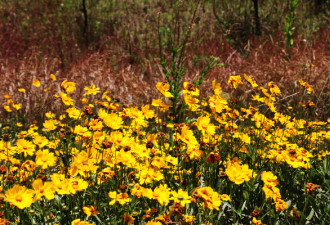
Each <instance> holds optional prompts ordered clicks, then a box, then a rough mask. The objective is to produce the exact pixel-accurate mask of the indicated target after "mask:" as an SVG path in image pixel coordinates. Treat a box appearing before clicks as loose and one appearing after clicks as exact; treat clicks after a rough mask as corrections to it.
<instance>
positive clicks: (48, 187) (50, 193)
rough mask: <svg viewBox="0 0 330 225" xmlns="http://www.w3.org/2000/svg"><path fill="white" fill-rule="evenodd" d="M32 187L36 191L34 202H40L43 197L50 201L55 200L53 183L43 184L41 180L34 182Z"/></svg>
mask: <svg viewBox="0 0 330 225" xmlns="http://www.w3.org/2000/svg"><path fill="white" fill-rule="evenodd" d="M32 187H33V189H34V193H35V196H34V201H37V200H39V199H40V198H41V197H45V198H47V199H48V200H51V199H54V198H55V195H54V188H53V184H52V183H51V182H45V183H44V184H43V182H42V180H41V179H37V180H35V181H33V183H32Z"/></svg>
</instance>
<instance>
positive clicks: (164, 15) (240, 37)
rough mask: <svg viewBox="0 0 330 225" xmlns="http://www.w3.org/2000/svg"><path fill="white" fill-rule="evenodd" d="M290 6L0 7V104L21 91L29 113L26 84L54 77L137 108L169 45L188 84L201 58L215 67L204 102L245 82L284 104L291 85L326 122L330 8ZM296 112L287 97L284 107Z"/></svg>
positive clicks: (224, 0) (94, 2) (57, 3)
mask: <svg viewBox="0 0 330 225" xmlns="http://www.w3.org/2000/svg"><path fill="white" fill-rule="evenodd" d="M255 2H257V3H258V17H259V19H257V17H256V10H255V5H254V3H255ZM293 2H294V1H293V0H291V1H272V0H257V1H250V0H236V1H229V0H221V1H220V0H205V1H192V0H185V1H176V0H170V1H163V0H159V1H155V0H144V1H142V0H130V1H127V0H126V1H118V0H111V1H106V0H79V1H78V0H77V1H71V0H40V1H34V0H19V1H12V0H6V1H1V2H0V65H1V67H0V76H1V80H2V82H1V88H0V103H3V102H4V101H5V99H4V98H3V96H4V94H7V93H9V94H11V95H14V96H15V95H19V94H18V92H17V90H18V88H20V87H25V88H26V89H27V93H26V94H25V95H24V96H21V95H19V96H17V98H24V104H25V105H24V108H25V109H26V111H27V112H31V109H32V108H34V109H35V107H34V106H35V104H36V102H35V101H36V100H35V98H34V96H33V94H30V93H33V88H32V86H31V83H32V80H33V79H35V78H39V79H41V80H42V81H46V80H48V79H49V74H51V73H53V74H55V75H56V76H57V78H58V80H60V81H62V80H65V79H68V80H69V81H75V82H77V85H78V87H83V86H89V85H90V84H91V83H94V84H95V85H96V86H99V87H102V88H106V89H108V90H110V91H112V92H113V93H114V94H115V95H116V96H117V97H119V98H120V99H121V101H122V102H124V103H128V104H135V105H141V104H142V102H146V101H150V100H151V99H152V97H154V96H153V95H154V93H155V88H154V87H155V84H156V82H158V81H160V80H164V75H163V74H162V69H161V67H160V66H159V63H160V51H162V53H163V54H164V55H165V56H169V55H170V52H171V42H170V40H172V44H173V45H175V46H177V47H180V46H182V45H183V44H184V43H185V44H186V52H185V57H184V64H185V66H186V69H187V73H186V76H185V79H186V80H193V79H194V78H196V77H197V76H198V74H199V73H200V72H201V70H202V68H203V67H204V66H205V65H206V62H207V58H208V57H209V56H211V55H213V56H215V57H219V58H220V63H221V66H218V67H216V68H214V69H213V70H212V71H210V73H209V74H208V76H207V77H206V81H205V82H204V84H203V86H202V88H201V89H202V93H203V95H205V96H206V94H209V93H210V92H211V90H210V85H211V81H212V80H213V79H217V81H219V82H221V83H222V86H223V88H224V89H225V90H226V88H227V85H225V83H226V81H227V80H228V77H229V76H230V75H236V74H243V73H247V74H249V75H252V77H254V78H255V79H256V80H257V81H259V83H263V84H266V83H267V82H269V81H274V82H275V83H276V84H277V85H279V87H280V88H281V90H282V95H283V96H282V97H283V98H284V97H286V96H289V95H291V94H294V93H296V88H297V85H296V82H297V80H299V79H300V78H303V79H304V80H305V81H307V82H308V83H310V84H312V85H313V86H314V89H315V91H314V92H313V94H312V96H311V100H313V101H314V102H315V103H316V102H317V106H318V108H319V109H318V111H316V112H315V114H313V115H314V116H315V117H317V118H319V119H325V115H327V114H328V113H329V108H330V107H329V83H328V82H329V73H330V72H329V66H328V65H330V55H329V37H330V36H329V19H330V18H329V1H327V0H325V1H321V0H318V1H311V0H301V1H298V5H297V6H296V7H295V8H294V11H292V3H293ZM198 4H199V5H198ZM194 10H196V16H195V18H194V19H193V13H194ZM289 18H291V19H292V21H291V23H290V20H289ZM258 20H259V22H257V21H258ZM189 27H190V28H191V29H189ZM189 30H190V31H191V33H190V35H189V38H187V39H186V38H185V37H186V36H187V33H188V31H189ZM159 41H160V42H161V44H159V43H160V42H159ZM290 41H291V42H290ZM288 43H289V45H288ZM55 88H57V89H58V88H59V87H55ZM78 89H79V90H83V89H82V88H78ZM246 91H247V90H244V91H243V90H242V93H241V94H242V96H243V97H244V94H245V92H246ZM79 94H81V93H77V96H78V95H79ZM46 96H47V95H46ZM296 97H297V96H296ZM43 101H45V102H46V101H47V97H46V98H44V99H43ZM298 102H299V98H294V97H290V98H287V99H286V100H285V101H283V104H286V103H288V104H291V105H293V104H298ZM1 110H2V112H1V113H4V112H3V109H1ZM33 114H35V113H33Z"/></svg>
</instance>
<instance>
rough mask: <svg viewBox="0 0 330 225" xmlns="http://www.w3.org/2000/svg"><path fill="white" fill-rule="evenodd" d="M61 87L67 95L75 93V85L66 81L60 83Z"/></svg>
mask: <svg viewBox="0 0 330 225" xmlns="http://www.w3.org/2000/svg"><path fill="white" fill-rule="evenodd" d="M61 87H63V88H64V89H65V91H66V92H67V93H68V94H70V93H73V92H75V91H76V83H74V82H68V81H67V80H65V81H63V82H62V83H61Z"/></svg>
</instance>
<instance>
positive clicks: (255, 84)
mask: <svg viewBox="0 0 330 225" xmlns="http://www.w3.org/2000/svg"><path fill="white" fill-rule="evenodd" d="M244 78H245V80H246V81H247V82H249V83H250V84H251V85H252V87H254V88H255V87H258V84H257V83H256V82H255V81H254V80H252V78H251V77H250V76H248V75H246V74H244Z"/></svg>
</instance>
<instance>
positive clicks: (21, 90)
mask: <svg viewBox="0 0 330 225" xmlns="http://www.w3.org/2000/svg"><path fill="white" fill-rule="evenodd" d="M18 91H19V92H22V93H24V92H26V90H25V89H24V88H20V89H18Z"/></svg>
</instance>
